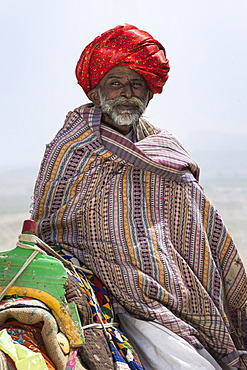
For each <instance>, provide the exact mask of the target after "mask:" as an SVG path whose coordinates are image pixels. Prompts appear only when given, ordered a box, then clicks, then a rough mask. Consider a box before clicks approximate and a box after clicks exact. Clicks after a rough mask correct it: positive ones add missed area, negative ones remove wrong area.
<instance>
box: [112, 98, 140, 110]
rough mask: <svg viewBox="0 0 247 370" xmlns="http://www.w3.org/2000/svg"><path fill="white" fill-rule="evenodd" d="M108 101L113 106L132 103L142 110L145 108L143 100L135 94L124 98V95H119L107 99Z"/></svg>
mask: <svg viewBox="0 0 247 370" xmlns="http://www.w3.org/2000/svg"><path fill="white" fill-rule="evenodd" d="M108 103H110V104H111V106H112V107H115V106H117V105H134V106H138V107H140V108H141V109H143V110H144V109H145V108H146V104H145V102H144V101H143V100H142V99H140V98H137V97H135V96H133V97H131V98H129V99H128V98H125V97H124V96H119V97H117V98H115V99H111V100H108Z"/></svg>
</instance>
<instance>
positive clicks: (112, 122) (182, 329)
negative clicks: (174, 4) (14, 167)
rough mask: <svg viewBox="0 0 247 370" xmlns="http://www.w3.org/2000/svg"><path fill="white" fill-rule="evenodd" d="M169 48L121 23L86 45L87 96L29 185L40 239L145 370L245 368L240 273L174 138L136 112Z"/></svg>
mask: <svg viewBox="0 0 247 370" xmlns="http://www.w3.org/2000/svg"><path fill="white" fill-rule="evenodd" d="M168 72H169V64H168V60H167V59H166V54H165V49H164V48H163V46H162V45H161V44H160V43H159V42H158V41H157V40H155V39H154V38H153V37H152V36H151V35H149V34H148V33H147V32H145V31H141V30H139V29H137V28H136V27H134V26H130V25H124V26H117V27H116V28H114V29H111V30H109V31H107V32H105V33H103V34H102V35H101V36H99V37H97V38H96V39H95V40H94V41H93V42H92V43H90V44H89V45H88V46H87V47H86V48H85V49H84V51H83V52H82V55H81V57H80V59H79V61H78V64H77V68H76V75H77V79H78V82H79V84H80V85H81V86H82V88H83V90H84V92H85V93H86V94H87V96H88V98H89V99H90V100H91V102H92V103H90V104H86V105H84V106H82V107H79V108H77V109H75V110H74V111H73V112H70V113H69V114H68V116H67V118H66V121H65V124H64V126H63V128H62V129H61V130H60V131H59V132H58V134H57V135H56V137H55V139H54V140H53V141H52V142H51V143H50V144H49V145H48V146H47V149H46V153H45V156H44V159H43V162H42V165H41V169H40V173H39V176H38V179H37V183H36V188H35V204H34V210H33V219H34V220H36V221H38V233H39V236H40V237H41V238H42V239H43V240H44V241H45V242H46V243H48V244H50V245H55V246H56V247H60V248H63V249H64V250H67V251H68V252H70V253H72V254H73V255H74V256H75V257H77V258H78V260H79V261H81V263H82V264H85V265H87V267H88V268H90V269H91V270H92V271H93V272H94V274H95V275H96V276H97V277H98V278H100V280H101V281H102V282H103V283H104V284H105V286H106V287H107V288H108V291H109V293H110V294H111V297H112V303H113V305H114V309H115V314H116V315H118V317H119V319H120V322H121V325H122V329H123V331H124V332H126V333H127V334H128V336H129V337H130V339H131V341H132V343H133V344H134V346H135V348H136V350H137V353H138V354H139V355H140V357H141V360H142V362H143V365H144V367H145V369H146V370H154V369H221V368H228V369H229V368H230V366H232V367H233V368H240V369H246V367H247V356H246V355H247V352H246V345H247V344H246V338H245V337H246V335H245V333H246V324H247V322H246V307H247V279H246V274H245V271H244V268H243V265H242V262H241V260H240V258H239V256H238V253H237V250H236V247H235V245H234V242H233V241H232V239H231V237H230V235H229V233H228V232H227V230H226V228H225V226H224V224H223V222H222V220H221V218H220V216H219V214H218V212H217V211H216V210H215V208H214V207H213V205H212V204H211V202H210V201H209V199H208V198H207V197H206V195H205V194H204V192H203V190H202V189H201V187H200V185H199V184H198V175H199V169H198V166H197V165H196V163H195V162H194V161H193V160H192V159H191V158H190V156H189V155H188V153H187V152H186V151H185V150H184V149H183V147H182V146H181V144H180V143H179V142H178V141H177V140H176V139H175V138H174V137H172V135H170V134H169V133H167V132H164V131H161V130H160V129H158V128H156V127H154V126H152V125H151V124H150V123H148V122H147V121H145V120H144V119H143V118H141V115H142V113H143V112H144V111H145V108H146V107H147V105H148V103H149V101H150V100H151V99H152V97H153V95H154V94H155V93H161V92H162V88H163V86H164V84H165V82H166V80H167V78H168Z"/></svg>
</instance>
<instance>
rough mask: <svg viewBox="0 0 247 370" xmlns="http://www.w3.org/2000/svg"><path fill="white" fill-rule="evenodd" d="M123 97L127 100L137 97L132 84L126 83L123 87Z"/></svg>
mask: <svg viewBox="0 0 247 370" xmlns="http://www.w3.org/2000/svg"><path fill="white" fill-rule="evenodd" d="M121 95H122V96H125V97H126V98H127V99H130V98H132V96H134V95H135V94H134V91H133V87H132V85H131V83H130V82H126V83H125V84H124V85H123V87H122V91H121Z"/></svg>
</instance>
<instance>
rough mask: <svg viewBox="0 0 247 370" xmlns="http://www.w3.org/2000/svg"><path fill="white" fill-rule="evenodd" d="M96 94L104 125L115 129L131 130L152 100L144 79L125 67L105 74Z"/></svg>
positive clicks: (119, 67)
mask: <svg viewBox="0 0 247 370" xmlns="http://www.w3.org/2000/svg"><path fill="white" fill-rule="evenodd" d="M97 92H98V97H99V103H98V104H97V106H99V107H100V108H101V110H102V112H103V114H104V118H105V123H108V124H110V125H111V124H112V125H113V126H114V127H115V128H116V129H117V127H119V126H125V127H130V128H131V127H132V125H133V124H135V123H136V122H137V121H138V119H139V118H140V116H141V115H142V114H143V112H144V111H145V109H146V107H147V104H148V102H149V100H150V99H151V98H152V93H151V91H150V90H149V89H148V86H147V83H146V81H145V80H144V78H142V77H141V76H140V75H139V74H138V73H136V72H134V71H132V70H131V69H129V68H127V67H125V66H117V67H114V68H112V69H111V70H110V71H109V72H108V73H106V75H105V76H104V77H103V78H102V80H101V81H100V83H99V85H98V87H97ZM116 126H117V127H116ZM128 131H129V129H128Z"/></svg>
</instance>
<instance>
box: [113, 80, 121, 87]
mask: <svg viewBox="0 0 247 370" xmlns="http://www.w3.org/2000/svg"><path fill="white" fill-rule="evenodd" d="M111 85H112V86H120V85H121V83H120V82H119V81H112V82H111Z"/></svg>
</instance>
